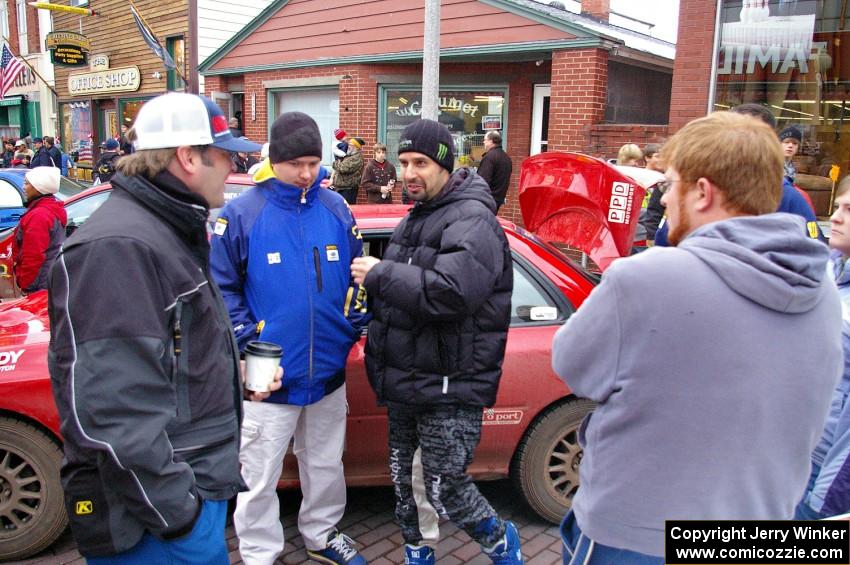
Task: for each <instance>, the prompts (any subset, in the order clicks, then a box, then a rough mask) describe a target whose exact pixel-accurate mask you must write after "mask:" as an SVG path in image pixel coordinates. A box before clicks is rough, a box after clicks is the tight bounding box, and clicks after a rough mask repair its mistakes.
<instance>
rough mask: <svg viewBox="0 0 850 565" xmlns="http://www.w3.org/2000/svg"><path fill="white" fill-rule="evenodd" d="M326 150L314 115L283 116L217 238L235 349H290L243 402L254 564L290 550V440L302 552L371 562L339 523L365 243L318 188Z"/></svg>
mask: <svg viewBox="0 0 850 565" xmlns="http://www.w3.org/2000/svg"><path fill="white" fill-rule="evenodd" d="M321 157H322V139H321V136H320V135H319V128H318V126H317V125H316V122H315V121H314V120H313V119H312V118H311V117H310V116H308V115H306V114H302V113H300V112H287V113H284V114H282V115H281V116H280V117H279V118H278V119H277V120H275V122H274V124H273V125H272V129H271V136H270V140H269V158H268V159H267V160H265V161H264V162H263V164H262V165H261V167H260V169H259V170H258V171H257V172H256V173H255V174H254V182H256V183H257V186H256V187H254V188H253V189H251V190H249V191H248V192H246V193H245V194H244V195H243V196H241V197H239V198H237V199H235V200H233V201H231V202H230V203H229V204H228V205H227V206H226V207H225V209H224V211H223V212H222V214H221V216H220V217H219V218H218V220H217V221H216V224H215V228H214V235H213V237H212V254H211V266H212V272H213V276H214V277H215V278H216V280H217V282H218V283H219V285H220V287H221V290H222V294H223V296H224V302H225V304H226V305H227V308H228V311H229V312H230V319H231V322H232V323H233V326H234V328H233V329H234V332H235V334H236V339H237V342H238V344H239V348H240V350H244V348H245V346H246V344H247V343H248V342H249V341H251V340H262V341H269V342H273V343H276V344H278V345H280V346H281V347H282V348H283V359H282V361H281V364H282V366H283V369H284V375H283V386H282V387H281V389H280V390H279V391H277V392H275V393H273V394H272V395H271V396H270V397H269V398H268V400H267V401H265V402H261V403H246V404H245V418H244V421H243V425H242V450H241V452H240V462H241V463H242V475H243V478H244V479H245V482H246V483H247V484H248V488H249V490H248V492H243V493H240V494H239V496H238V497H237V499H236V512H235V513H234V524H235V527H236V533H237V535H238V536H239V551H240V552H241V554H242V559H243V560H244V561H245V563H246V564H247V565H272V564H273V563H274V562H275V559H276V558H277V556H278V555H280V553H281V552H282V551H283V547H284V537H283V527H282V525H281V523H280V511H279V504H278V499H277V494H276V487H277V481H278V477H279V476H280V472H281V467H282V465H283V456H284V454H285V453H286V448H287V446H288V445H289V441H290V439H292V438H293V437H294V438H295V448H294V452H295V455H296V457H297V458H298V470H299V477H300V480H301V491H302V493H303V495H304V500H303V502H302V503H301V510H300V513H299V516H298V529H299V531H300V532H301V535H302V537H303V538H304V543H305V545H306V547H307V553H308V554H309V556H310V557H311V558H313V559H314V560H316V561H319V562H321V563H341V564H354V565H361V564H365V563H366V561H365V560H364V559H363V558H362V557H361V556H360V555H359V554H358V553H357V551H356V550H355V549H354V547H353V542H352V540H351V539H350V538H348V537H347V536H345V535H344V534H342V533H340V532H339V530H337V523H338V522H339V520H340V519H341V518H342V515H343V512H344V511H345V497H346V492H345V479H344V477H343V467H342V451H343V445H344V438H345V419H346V406H347V405H346V396H345V362H346V358H347V357H348V351H349V350H350V349H351V346H352V345H353V344H354V342H355V341H356V340H357V339H358V338H359V337H360V333H361V329H362V328H363V327H364V326H365V324H366V323H367V322H368V316H367V313H366V307H365V291H364V290H363V289H362V288H361V287H360V286H359V285H356V284H354V283H353V282H352V280H351V274H350V265H351V261H352V259H353V258H354V257H358V256H360V255H362V252H363V244H362V240H361V238H360V234H359V232H358V231H357V225H356V224H355V222H354V218H353V216H352V215H351V210H350V209H349V208H348V205H347V204H346V203H345V201H344V200H343V198H342V197H341V196H340V195H339V194H336V193H335V192H333V191H331V190H326V189H324V188H322V187H321V186H320V183H321V181H322V179H324V177H325V175H324V174H321V173H324V171H322V168H321V166H320V162H321Z"/></svg>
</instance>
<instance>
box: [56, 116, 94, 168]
mask: <svg viewBox="0 0 850 565" xmlns="http://www.w3.org/2000/svg"><path fill="white" fill-rule="evenodd" d="M59 107H60V112H61V114H62V149H63V150H64V151H65V152H66V153H69V154H72V155H74V154H76V155H74V156H76V159H75V160H76V161H77V163H79V164H82V165H86V166H89V167H90V166H91V164H92V129H91V124H92V119H91V103H90V102H66V103H62V104H60V105H59Z"/></svg>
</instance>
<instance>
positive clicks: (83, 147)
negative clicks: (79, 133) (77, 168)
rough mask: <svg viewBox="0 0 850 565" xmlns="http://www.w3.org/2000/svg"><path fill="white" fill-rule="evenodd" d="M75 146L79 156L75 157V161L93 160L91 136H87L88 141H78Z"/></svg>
mask: <svg viewBox="0 0 850 565" xmlns="http://www.w3.org/2000/svg"><path fill="white" fill-rule="evenodd" d="M77 143H78V145H77V150H78V151H79V155H78V156H77V161H92V160H94V158H93V156H92V147H91V145H92V134H89V138H88V140H82V139H81V140H79V141H78V142H77Z"/></svg>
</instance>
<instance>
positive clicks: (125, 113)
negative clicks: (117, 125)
mask: <svg viewBox="0 0 850 565" xmlns="http://www.w3.org/2000/svg"><path fill="white" fill-rule="evenodd" d="M148 100H149V98H144V99H132V100H121V101H120V102H119V105H120V109H121V112H120V113H121V123H122V124H123V125H126V126H127V127H128V128H131V127H133V123H134V122H135V121H136V116H137V115H138V114H139V110H141V109H142V106H144V105H145V102H147V101H148Z"/></svg>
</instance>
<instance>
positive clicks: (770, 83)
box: [714, 0, 850, 216]
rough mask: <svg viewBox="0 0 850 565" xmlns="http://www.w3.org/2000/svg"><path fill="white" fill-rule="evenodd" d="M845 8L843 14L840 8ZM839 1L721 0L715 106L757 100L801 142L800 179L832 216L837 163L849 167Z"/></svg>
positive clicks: (849, 103)
mask: <svg viewBox="0 0 850 565" xmlns="http://www.w3.org/2000/svg"><path fill="white" fill-rule="evenodd" d="M842 11H843V13H842ZM847 11H848V6H847V2H842V1H841V0H724V2H723V5H722V12H721V15H720V16H721V27H720V41H719V49H718V53H717V59H716V61H715V68H716V76H717V79H716V90H715V97H714V108H715V109H716V110H725V109H728V108H731V107H733V106H736V105H738V104H742V103H747V102H755V103H759V104H763V105H764V106H765V107H767V108H768V109H769V110H770V111H771V112H773V114H774V115H775V116H776V119H777V128H778V130H782V129H785V128H787V127H788V126H796V127H797V128H798V129H799V130H800V131H801V132H802V143H801V144H800V149H799V152H798V153H797V155H796V156H795V157H794V165H795V167H796V169H797V176H796V181H795V182H796V184H797V186H799V187H800V188H802V189H804V190H806V191H807V192H808V193H809V195H810V196H811V197H812V200H813V202H814V205H815V212H816V213H817V214H818V215H820V216H826V215H829V212H830V210H829V207H830V193H831V188H832V179H831V178H830V171H831V170H832V171H833V176H834V172H835V169H833V166H834V165H837V166H838V167H840V175H841V176H843V175H845V174H847V173H848V172H850V34H848V30H847V29H846V27H845V23H844V22H845V21H846V19H847V15H848V14H847V13H846V12H847Z"/></svg>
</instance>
